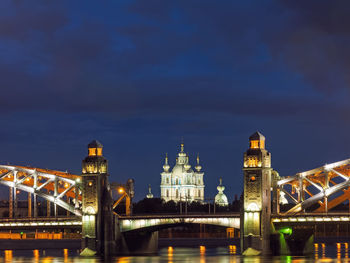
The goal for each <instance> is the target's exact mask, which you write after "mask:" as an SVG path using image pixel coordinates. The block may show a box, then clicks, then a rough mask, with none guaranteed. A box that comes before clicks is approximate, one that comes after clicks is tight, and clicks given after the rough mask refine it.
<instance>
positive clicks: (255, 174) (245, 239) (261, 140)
mask: <svg viewBox="0 0 350 263" xmlns="http://www.w3.org/2000/svg"><path fill="white" fill-rule="evenodd" d="M249 143H250V146H249V149H248V150H247V151H246V152H245V153H244V161H243V173H244V192H243V209H242V212H241V213H242V214H241V218H242V219H241V250H242V253H243V252H244V251H246V250H247V249H248V248H253V249H255V250H258V251H261V252H262V253H263V254H268V253H269V247H270V241H269V240H270V224H271V222H270V217H271V170H272V169H271V154H270V153H269V152H268V151H267V150H266V149H265V137H264V136H263V135H262V134H261V133H259V132H255V133H254V134H253V135H252V136H250V137H249Z"/></svg>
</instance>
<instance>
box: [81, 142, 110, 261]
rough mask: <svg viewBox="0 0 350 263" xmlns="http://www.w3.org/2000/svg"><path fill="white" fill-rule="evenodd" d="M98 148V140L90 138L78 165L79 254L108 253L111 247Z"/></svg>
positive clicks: (105, 187) (106, 190) (104, 179)
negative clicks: (80, 238) (80, 219)
mask: <svg viewBox="0 0 350 263" xmlns="http://www.w3.org/2000/svg"><path fill="white" fill-rule="evenodd" d="M102 148H103V146H102V144H101V143H99V142H97V141H93V142H91V143H90V144H89V145H88V152H89V155H88V156H87V157H86V158H85V159H84V160H83V165H82V166H83V169H82V170H83V173H82V202H83V205H82V210H83V218H82V219H83V222H82V223H83V225H82V230H83V233H82V249H83V251H82V253H81V255H82V256H92V255H95V254H103V255H105V256H109V255H111V254H112V253H113V251H114V248H115V246H114V244H115V241H114V240H115V236H114V224H113V223H114V215H113V212H112V196H111V191H110V185H109V182H108V173H107V165H108V164H107V160H106V159H105V158H104V157H103V156H102Z"/></svg>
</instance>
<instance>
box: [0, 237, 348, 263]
mask: <svg viewBox="0 0 350 263" xmlns="http://www.w3.org/2000/svg"><path fill="white" fill-rule="evenodd" d="M237 253H239V251H238V250H237V247H236V246H235V245H229V246H227V247H220V248H211V247H208V246H199V247H194V248H181V247H171V246H170V247H167V248H164V249H160V250H159V254H158V255H154V256H137V257H135V256H124V257H114V258H112V259H109V260H103V259H101V258H98V257H96V258H80V257H79V251H76V250H68V249H61V250H55V251H51V250H46V251H44V250H31V251H27V252H26V253H25V252H24V251H12V250H5V251H2V253H1V257H2V259H0V262H18V263H22V262H23V263H31V262H34V263H39V262H43V263H49V262H52V263H62V262H64V263H76V262H79V263H80V262H81V263H101V262H113V263H153V262H154V263H188V262H191V263H192V262H194V263H267V262H276V263H284V262H286V263H304V262H305V263H312V262H347V261H348V260H349V244H348V243H341V242H338V243H336V244H333V245H330V244H326V243H316V244H314V254H313V255H311V257H293V256H280V257H262V256H257V257H242V256H241V255H237Z"/></svg>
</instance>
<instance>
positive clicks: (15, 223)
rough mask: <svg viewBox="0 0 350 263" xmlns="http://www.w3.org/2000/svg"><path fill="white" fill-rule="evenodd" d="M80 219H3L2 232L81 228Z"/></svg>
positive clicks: (0, 223)
mask: <svg viewBox="0 0 350 263" xmlns="http://www.w3.org/2000/svg"><path fill="white" fill-rule="evenodd" d="M81 225H82V222H81V218H80V217H70V218H67V217H62V218H60V217H57V218H52V217H42V218H40V217H38V218H12V219H9V218H1V219H0V230H3V229H30V228H71V227H81Z"/></svg>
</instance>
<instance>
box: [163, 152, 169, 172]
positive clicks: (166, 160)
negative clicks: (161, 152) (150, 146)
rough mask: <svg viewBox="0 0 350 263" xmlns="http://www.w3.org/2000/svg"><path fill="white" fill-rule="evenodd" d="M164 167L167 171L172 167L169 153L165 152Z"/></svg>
mask: <svg viewBox="0 0 350 263" xmlns="http://www.w3.org/2000/svg"><path fill="white" fill-rule="evenodd" d="M163 169H164V171H165V172H168V171H169V169H170V165H169V164H168V153H165V162H164V165H163Z"/></svg>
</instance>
